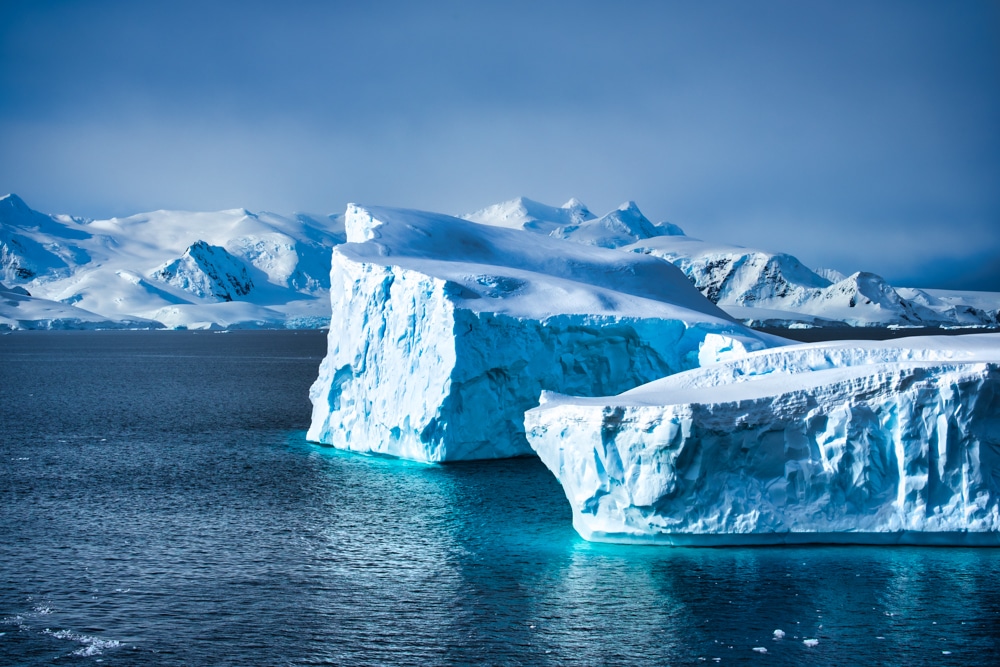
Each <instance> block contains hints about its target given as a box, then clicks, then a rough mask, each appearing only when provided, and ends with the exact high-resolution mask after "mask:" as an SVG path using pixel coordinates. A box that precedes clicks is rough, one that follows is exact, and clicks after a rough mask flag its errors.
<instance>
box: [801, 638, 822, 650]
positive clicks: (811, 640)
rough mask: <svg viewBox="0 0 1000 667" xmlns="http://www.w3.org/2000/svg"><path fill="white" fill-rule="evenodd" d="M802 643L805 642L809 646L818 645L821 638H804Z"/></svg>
mask: <svg viewBox="0 0 1000 667" xmlns="http://www.w3.org/2000/svg"><path fill="white" fill-rule="evenodd" d="M802 643H803V644H805V645H806V646H807V647H808V648H812V647H813V646H816V645H817V644H819V640H818V639H803V640H802Z"/></svg>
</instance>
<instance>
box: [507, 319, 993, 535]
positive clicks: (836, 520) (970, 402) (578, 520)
mask: <svg viewBox="0 0 1000 667" xmlns="http://www.w3.org/2000/svg"><path fill="white" fill-rule="evenodd" d="M525 424H526V427H527V429H528V438H529V441H530V443H531V446H532V447H533V448H534V449H535V450H536V451H537V452H538V454H539V456H540V457H541V458H542V460H543V461H544V462H545V464H546V465H547V466H548V467H549V469H550V470H552V472H553V473H554V474H555V475H556V477H557V478H558V479H559V481H560V482H561V483H562V485H563V488H564V490H565V492H566V496H567V498H568V499H569V501H570V504H571V506H572V508H573V523H574V526H575V527H576V529H577V531H578V532H579V533H580V534H581V535H582V536H584V537H585V538H587V539H591V540H597V541H613V542H654V543H665V544H696V545H713V544H772V543H792V542H856V543H929V544H949V543H962V544H984V543H987V544H1000V532H998V531H1000V335H997V334H979V335H971V336H956V337H926V338H907V339H900V340H897V341H892V342H860V341H847V342H838V343H822V344H809V345H794V346H787V347H782V348H776V349H771V350H766V351H763V352H754V353H751V354H748V355H746V356H745V357H743V358H740V359H734V360H730V361H727V362H723V363H720V364H716V365H711V366H706V367H704V368H698V369H694V370H690V371H687V372H684V373H679V374H676V375H673V376H671V377H668V378H664V379H662V380H659V381H656V382H652V383H650V384H647V385H644V386H642V387H639V388H636V389H634V390H632V391H628V392H625V393H623V394H621V395H619V396H614V397H603V398H571V397H567V396H558V395H552V394H546V395H544V396H543V397H542V405H541V406H540V407H538V408H536V409H534V410H531V411H529V412H528V413H527V415H526V418H525Z"/></svg>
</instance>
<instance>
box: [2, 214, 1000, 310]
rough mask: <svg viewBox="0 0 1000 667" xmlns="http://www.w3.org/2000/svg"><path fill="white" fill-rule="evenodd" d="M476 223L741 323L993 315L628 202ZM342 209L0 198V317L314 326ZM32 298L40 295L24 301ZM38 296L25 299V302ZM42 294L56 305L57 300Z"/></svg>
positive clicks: (969, 298)
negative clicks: (724, 237)
mask: <svg viewBox="0 0 1000 667" xmlns="http://www.w3.org/2000/svg"><path fill="white" fill-rule="evenodd" d="M464 218H465V219H467V220H470V221H474V222H477V223H481V224H486V225H490V226H497V227H506V228H509V229H514V230H522V231H524V232H530V233H534V234H542V235H545V236H551V237H554V238H558V239H564V240H567V241H573V242H576V243H581V244H586V245H593V246H601V247H604V248H617V249H619V250H622V251H626V252H637V253H643V254H648V255H652V256H656V257H660V258H662V259H666V260H668V261H670V262H671V263H673V264H675V265H676V266H678V267H679V268H680V269H681V270H682V271H683V272H684V273H685V274H686V275H687V276H688V278H689V279H690V280H691V281H692V282H693V283H694V285H695V286H696V287H697V288H698V289H699V290H700V291H701V293H702V294H704V295H705V296H706V297H708V298H709V299H710V300H711V301H713V302H714V303H716V304H717V305H719V306H720V307H721V308H722V309H723V310H725V311H726V312H727V313H729V314H730V315H731V316H732V317H735V318H736V319H738V320H740V321H742V322H744V323H747V324H751V325H757V326H775V327H799V326H824V325H836V326H843V325H849V326H998V310H1000V294H996V293H981V292H955V291H945V290H918V289H912V288H895V287H892V286H891V285H889V284H887V283H886V282H885V281H884V280H883V279H882V278H880V277H879V276H877V275H875V274H871V273H865V272H860V273H855V274H853V275H850V276H843V275H841V274H838V273H837V272H836V271H832V270H828V269H820V270H817V271H812V270H810V269H809V268H807V267H806V266H804V265H803V264H802V263H801V262H799V261H798V260H797V259H796V258H794V257H792V256H790V255H786V254H781V253H774V252H769V251H765V250H757V249H752V248H742V247H739V246H733V245H726V244H720V243H710V242H706V241H701V240H699V239H695V238H693V237H689V236H686V235H685V234H684V232H683V230H681V228H680V227H678V226H676V225H673V224H670V223H666V222H661V223H658V224H654V223H652V222H651V221H650V220H649V219H647V218H646V217H645V216H644V215H643V214H642V212H641V211H640V210H639V209H638V207H637V206H636V205H635V204H634V203H633V202H627V203H626V204H623V205H622V206H621V207H619V208H618V209H616V210H613V211H611V212H610V213H608V214H606V215H603V216H597V215H594V214H593V213H592V212H591V211H590V210H589V209H588V208H587V207H586V206H585V205H584V204H583V203H581V202H580V201H578V200H576V199H571V200H570V201H568V202H566V204H564V205H563V206H561V207H556V206H549V205H546V204H542V203H539V202H536V201H532V200H530V199H527V198H524V197H522V198H518V199H514V200H512V201H508V202H503V203H500V204H496V205H493V206H489V207H487V208H484V209H482V210H480V211H477V212H475V213H471V214H469V215H466V216H464ZM344 241H345V231H344V221H343V215H342V214H337V215H329V216H317V215H305V214H296V215H291V216H282V215H278V214H274V213H267V212H261V213H251V212H250V211H247V210H245V209H234V210H227V211H218V212H186V211H153V212H150V213H141V214H137V215H132V216H129V217H125V218H112V219H110V220H88V219H84V218H79V217H73V216H69V215H48V214H45V213H40V212H38V211H35V210H32V209H31V208H30V207H29V206H28V205H27V204H25V203H24V202H23V201H22V200H21V199H20V198H19V197H17V196H16V195H7V196H6V197H2V198H0V282H2V283H3V284H4V285H6V286H7V287H8V288H13V287H17V286H20V287H22V288H24V289H26V290H27V291H28V293H29V294H30V296H28V297H25V296H24V295H21V297H23V298H19V299H14V298H11V299H7V300H0V328H50V327H75V326H80V327H100V328H113V327H121V326H129V327H132V326H140V327H168V328H176V327H186V328H205V327H214V328H231V327H268V328H271V327H322V326H326V325H327V324H328V323H329V318H330V308H329V300H328V298H327V296H328V289H329V273H330V252H331V249H332V248H333V247H334V246H336V245H338V244H340V243H343V242H344ZM35 299H40V300H41V301H38V302H35V301H34V300H35ZM42 302H46V303H48V304H49V305H46V306H44V307H41V306H39V307H38V308H32V307H29V305H28V304H29V303H36V305H37V304H41V303H42ZM51 302H54V303H57V304H60V305H59V307H58V308H55V307H54V306H53V305H51Z"/></svg>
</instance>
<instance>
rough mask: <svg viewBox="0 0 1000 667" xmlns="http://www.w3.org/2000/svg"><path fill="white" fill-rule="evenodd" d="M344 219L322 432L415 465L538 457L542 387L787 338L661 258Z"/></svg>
mask: <svg viewBox="0 0 1000 667" xmlns="http://www.w3.org/2000/svg"><path fill="white" fill-rule="evenodd" d="M345 222H346V233H347V240H348V243H346V244H344V245H341V246H338V247H337V248H335V249H334V251H333V261H332V267H331V274H330V285H331V289H330V295H331V303H332V310H333V312H334V313H338V314H339V318H338V326H336V327H331V329H330V334H329V346H328V353H327V357H326V358H325V359H324V361H323V363H322V365H321V366H320V373H319V377H318V379H317V380H316V383H315V384H314V385H313V388H312V391H311V393H310V395H311V398H312V401H313V419H312V425H311V427H310V429H309V434H308V437H309V439H310V440H313V441H318V442H323V443H327V444H332V445H335V446H337V447H341V448H345V449H353V450H358V451H366V452H368V451H371V452H378V453H383V454H390V455H394V456H400V457H404V458H408V459H413V460H418V461H451V460H460V459H477V458H480V459H481V458H499V457H506V456H518V455H524V454H529V453H530V452H531V450H530V448H529V447H528V444H527V441H526V440H525V437H524V427H523V414H524V411H525V410H526V409H528V408H530V407H532V406H534V405H537V401H538V396H539V394H540V392H541V391H542V390H545V389H551V390H557V391H567V392H574V393H580V394H586V395H599V394H602V393H617V392H620V391H624V390H625V389H629V388H632V387H634V386H637V385H639V384H642V383H643V382H647V381H650V380H653V379H655V378H659V377H663V376H664V375H669V374H670V373H674V372H677V371H679V370H683V369H685V368H691V367H693V366H696V365H698V364H699V363H702V362H704V360H705V359H708V358H711V359H715V358H719V357H721V356H725V355H727V354H738V353H740V352H742V351H744V350H745V349H755V348H761V347H764V346H765V345H770V344H783V343H784V342H785V341H783V340H782V339H775V338H769V337H765V336H763V335H761V334H758V333H756V332H753V331H750V330H748V329H746V328H744V327H742V326H741V325H739V324H736V323H735V322H733V321H732V320H730V319H729V318H728V317H727V316H726V315H725V313H723V312H722V311H721V310H719V309H718V308H716V307H715V306H713V305H712V304H711V303H710V302H708V301H707V300H706V299H705V298H704V297H702V296H701V295H700V294H699V293H698V292H697V290H695V289H694V287H693V286H692V285H691V284H690V282H689V281H688V280H687V279H686V278H685V277H684V276H683V274H681V273H680V272H679V271H678V270H677V269H676V268H674V267H673V266H671V265H670V264H668V263H666V262H663V261H660V260H657V259H654V258H649V257H643V256H641V255H636V254H628V253H621V252H617V251H614V250H608V249H604V248H599V247H588V246H584V245H579V244H573V243H566V242H565V241H562V240H558V239H549V238H544V237H537V238H532V239H531V242H530V243H526V242H525V241H526V238H527V237H526V236H525V234H524V232H523V231H521V230H518V229H509V228H502V227H496V226H486V225H480V224H476V223H473V222H469V221H465V220H461V219H458V218H452V217H449V216H444V215H439V214H434V213H425V212H420V211H408V210H401V209H389V208H376V207H361V206H354V205H351V206H348V210H347V214H346V220H345ZM706 341H707V344H706ZM699 355H700V356H699Z"/></svg>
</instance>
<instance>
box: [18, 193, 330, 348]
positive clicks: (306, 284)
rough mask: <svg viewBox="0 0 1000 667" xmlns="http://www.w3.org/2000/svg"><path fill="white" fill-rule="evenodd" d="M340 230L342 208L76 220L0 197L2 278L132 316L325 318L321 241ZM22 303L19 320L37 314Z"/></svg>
mask: <svg viewBox="0 0 1000 667" xmlns="http://www.w3.org/2000/svg"><path fill="white" fill-rule="evenodd" d="M343 240H344V236H343V220H342V216H327V217H321V216H308V215H304V214H298V215H294V216H290V217H285V216H280V215H276V214H273V213H251V212H249V211H247V210H245V209H234V210H229V211H219V212H215V213H196V212H185V211H154V212H151V213H143V214H139V215H134V216H129V217H127V218H112V219H110V220H85V219H81V218H73V217H69V216H51V215H46V214H43V213H39V212H37V211H34V210H32V209H31V208H29V207H28V206H27V205H26V204H25V203H24V202H23V201H22V200H21V199H20V198H18V197H17V196H16V195H7V196H6V197H3V198H0V277H2V278H0V279H2V280H3V282H4V283H5V284H7V285H8V286H11V287H13V286H15V285H20V286H22V287H24V288H26V289H27V290H28V291H29V292H30V293H31V294H32V295H33V296H34V297H36V298H41V299H46V300H49V301H55V302H59V303H61V304H64V305H67V306H74V307H76V308H77V309H82V310H86V311H90V314H91V315H95V314H96V315H97V317H98V319H103V320H106V321H109V322H120V321H130V322H133V323H136V324H137V325H138V326H154V327H159V326H168V327H189V328H190V327H323V326H327V325H328V324H329V318H330V311H329V301H328V288H329V276H328V274H329V253H330V248H331V247H332V246H333V245H336V244H337V243H341V242H343ZM234 304H235V305H234ZM26 312H27V311H23V312H21V313H19V318H18V319H17V321H19V322H21V325H19V326H24V327H34V326H40V325H41V323H42V322H44V321H45V318H43V319H41V320H38V321H37V322H36V321H35V320H32V319H30V318H27V319H26V318H24V317H20V315H24V314H25V313H26ZM66 321H67V322H69V321H71V320H69V319H67V320H66ZM81 321H82V320H81ZM87 321H90V320H87ZM147 321H148V322H147Z"/></svg>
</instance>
